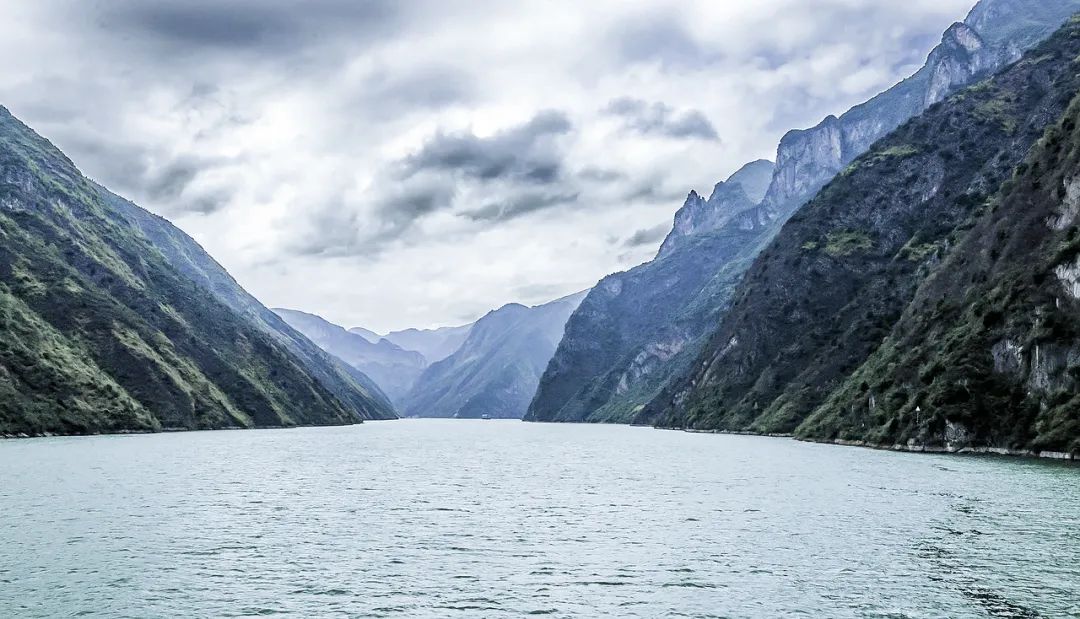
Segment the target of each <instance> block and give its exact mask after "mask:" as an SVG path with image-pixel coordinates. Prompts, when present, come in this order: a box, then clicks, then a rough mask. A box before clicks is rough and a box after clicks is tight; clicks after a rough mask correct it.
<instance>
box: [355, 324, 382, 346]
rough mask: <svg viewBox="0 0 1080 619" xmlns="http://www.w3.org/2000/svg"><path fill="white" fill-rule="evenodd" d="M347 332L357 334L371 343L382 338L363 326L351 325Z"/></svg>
mask: <svg viewBox="0 0 1080 619" xmlns="http://www.w3.org/2000/svg"><path fill="white" fill-rule="evenodd" d="M349 333H355V334H356V335H359V336H360V337H362V338H364V339H365V340H367V341H369V342H371V343H372V344H374V343H376V342H378V341H379V340H381V339H382V336H381V335H379V334H378V333H375V332H374V331H369V330H367V329H365V328H363V327H353V328H351V329H349Z"/></svg>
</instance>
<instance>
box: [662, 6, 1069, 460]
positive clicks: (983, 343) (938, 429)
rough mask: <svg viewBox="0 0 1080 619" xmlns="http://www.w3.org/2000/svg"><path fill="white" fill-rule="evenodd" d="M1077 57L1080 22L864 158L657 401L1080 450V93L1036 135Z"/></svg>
mask: <svg viewBox="0 0 1080 619" xmlns="http://www.w3.org/2000/svg"><path fill="white" fill-rule="evenodd" d="M1078 55H1080V21H1076V20H1073V21H1070V22H1069V23H1068V24H1067V25H1066V26H1065V27H1064V28H1063V29H1062V30H1061V31H1059V32H1058V33H1057V34H1055V35H1054V36H1053V37H1051V38H1050V39H1049V40H1048V41H1046V42H1045V43H1043V44H1041V45H1039V46H1038V47H1037V48H1035V49H1034V50H1032V51H1031V52H1029V53H1028V55H1027V56H1026V57H1025V58H1024V59H1023V60H1022V61H1020V62H1018V63H1016V64H1014V65H1013V66H1011V67H1010V68H1008V69H1007V70H1005V71H1004V72H1002V73H1000V74H999V75H997V76H995V77H994V78H992V79H991V80H989V81H986V82H983V83H980V84H978V85H977V86H974V87H971V88H968V89H966V90H963V91H961V92H959V93H956V94H955V95H952V96H950V97H949V98H947V99H946V100H945V101H944V102H942V104H941V105H939V106H935V107H933V108H931V109H930V110H928V111H927V112H926V113H925V114H923V115H922V116H921V117H919V118H917V119H915V120H914V121H912V122H910V123H907V124H905V125H904V126H903V127H901V128H900V129H898V130H897V131H895V132H893V133H892V134H891V135H889V136H888V137H887V138H885V139H883V140H881V141H879V142H877V143H876V144H875V145H874V147H873V148H872V149H871V150H870V151H869V152H868V153H866V154H865V155H863V156H862V157H859V158H858V159H856V160H855V161H854V162H853V163H852V164H851V165H850V166H848V167H847V168H846V169H845V171H844V173H843V174H842V175H840V176H839V177H837V178H836V179H835V180H833V181H832V182H831V183H830V184H829V185H828V186H827V187H825V188H824V190H823V191H821V193H819V194H818V195H817V196H816V197H815V198H814V199H813V200H812V201H811V202H810V203H809V204H807V205H806V206H804V207H803V208H802V209H800V210H799V212H798V213H797V214H796V215H794V216H793V217H792V218H791V219H790V220H789V221H788V222H787V224H786V225H785V226H784V227H783V229H782V230H781V231H780V233H779V234H778V235H777V236H776V238H775V239H774V240H773V241H772V242H771V243H770V245H769V247H768V248H767V249H765V250H764V251H763V252H762V253H761V255H760V256H759V257H758V258H757V259H756V260H755V262H754V264H753V266H752V267H751V268H750V270H749V271H748V272H747V273H746V276H745V277H744V279H743V280H742V282H741V283H740V284H739V289H738V291H737V292H736V293H735V298H736V299H737V301H736V302H735V303H734V304H733V306H732V308H731V310H730V311H729V312H728V313H727V314H726V315H725V316H724V317H723V319H722V320H721V323H720V328H719V329H718V330H717V332H716V333H715V334H714V335H713V336H712V338H711V341H710V343H709V344H708V346H707V347H706V349H705V351H704V352H703V353H702V355H701V356H700V357H699V358H698V360H697V362H696V363H695V364H694V369H693V370H692V371H691V372H690V373H689V374H688V375H687V376H685V377H684V378H682V379H681V380H679V381H677V382H676V383H673V385H672V386H671V387H670V388H669V389H668V391H667V392H666V393H665V394H664V395H663V396H662V397H660V398H657V399H656V400H655V401H654V402H653V403H651V404H650V405H649V406H648V407H647V408H646V409H645V411H644V412H643V415H642V418H643V419H651V420H655V421H657V422H658V423H660V424H661V425H668V426H679V427H693V428H708V429H729V430H750V431H757V432H791V431H794V432H796V433H797V434H799V435H800V436H803V437H806V438H814V439H824V440H831V439H841V440H845V441H862V442H867V443H872V444H890V445H891V444H894V443H895V444H914V445H927V446H945V447H947V448H949V449H955V448H962V447H963V445H964V444H970V445H973V446H990V447H1000V448H1008V449H1020V450H1028V449H1033V450H1036V451H1039V450H1051V451H1069V450H1073V451H1075V450H1077V449H1080V442H1076V440H1077V438H1078V437H1080V421H1078V419H1077V417H1076V415H1077V413H1078V411H1080V406H1078V404H1080V401H1078V400H1077V399H1076V397H1075V396H1076V393H1077V390H1076V384H1075V378H1074V375H1075V373H1074V368H1075V367H1076V363H1077V362H1076V358H1077V351H1078V350H1080V348H1078V346H1077V340H1076V335H1075V334H1076V333H1078V331H1076V330H1075V329H1076V325H1080V322H1078V320H1077V319H1078V318H1080V314H1076V313H1075V311H1076V308H1077V305H1076V299H1075V298H1074V297H1073V296H1072V295H1071V294H1070V290H1071V289H1072V281H1073V279H1074V277H1075V276H1076V274H1075V271H1080V269H1074V265H1075V264H1076V263H1075V260H1076V256H1077V253H1078V250H1077V249H1076V241H1075V238H1074V237H1076V236H1077V233H1078V232H1080V231H1078V230H1077V228H1076V226H1075V223H1073V224H1070V225H1068V226H1065V227H1062V226H1061V225H1060V222H1059V220H1058V219H1055V216H1059V215H1060V214H1061V213H1062V210H1063V209H1062V204H1063V202H1064V203H1065V204H1067V203H1068V195H1069V189H1068V187H1069V179H1071V178H1072V175H1073V174H1075V169H1076V166H1077V162H1076V161H1074V160H1073V159H1075V158H1076V157H1077V156H1078V155H1076V153H1077V152H1080V148H1077V145H1080V139H1077V138H1076V137H1075V136H1074V135H1073V134H1074V133H1075V132H1076V131H1075V128H1076V123H1077V120H1078V117H1077V112H1076V111H1075V109H1074V110H1073V111H1071V112H1069V114H1068V115H1067V116H1066V117H1065V120H1064V121H1062V123H1061V127H1060V128H1059V129H1057V130H1051V131H1050V133H1048V134H1047V136H1046V137H1044V138H1043V139H1042V140H1041V141H1040V140H1039V138H1040V137H1041V136H1042V135H1043V133H1044V131H1045V130H1046V127H1047V125H1048V124H1052V123H1053V122H1054V120H1055V119H1057V118H1061V117H1062V115H1063V113H1064V112H1065V107H1066V105H1067V104H1068V102H1069V100H1070V98H1072V97H1073V96H1074V95H1075V94H1076V93H1077V92H1078V91H1080V75H1077V73H1076V71H1075V69H1074V65H1073V61H1074V59H1075V58H1076V57H1077V56H1078ZM1063 134H1064V135H1068V136H1069V138H1068V139H1066V138H1064V137H1062V135H1063ZM1033 145H1034V146H1035V150H1034V153H1033V154H1032V155H1031V156H1029V157H1028V160H1027V161H1024V159H1025V157H1026V156H1028V154H1029V152H1030V151H1031V149H1032V147H1033ZM1022 162H1023V163H1022ZM1014 170H1015V179H1014V180H1010V181H1009V182H1008V183H1005V184H1004V185H1002V183H1004V182H1005V181H1006V180H1007V179H1010V178H1013V177H1014ZM998 187H1002V190H1001V192H1002V193H1001V196H1000V197H998V198H993V195H994V193H995V191H996V190H997V188H998ZM973 221H974V222H975V223H974V224H972V223H971V222H973ZM1049 222H1053V223H1055V224H1056V225H1048V223H1049ZM973 226H974V227H973ZM1068 428H1073V429H1074V430H1077V432H1071V431H1069V430H1068Z"/></svg>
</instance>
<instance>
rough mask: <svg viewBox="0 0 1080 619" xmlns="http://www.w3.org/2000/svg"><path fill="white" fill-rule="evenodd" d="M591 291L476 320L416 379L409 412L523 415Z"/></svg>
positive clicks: (514, 307)
mask: <svg viewBox="0 0 1080 619" xmlns="http://www.w3.org/2000/svg"><path fill="white" fill-rule="evenodd" d="M585 294H586V293H584V292H581V293H578V294H575V295H572V296H569V297H564V298H562V299H558V300H556V301H552V302H550V303H545V304H544V305H537V306H535V307H525V306H524V305H518V304H516V303H513V304H510V305H506V306H503V307H502V308H500V309H497V310H494V311H492V312H489V313H488V314H487V315H486V316H484V317H483V318H481V319H480V320H478V321H476V323H475V324H474V325H473V327H472V329H471V330H470V332H469V337H468V338H467V339H466V340H465V343H464V344H462V345H461V347H460V348H459V349H458V350H457V351H456V352H455V353H454V354H452V355H450V356H449V357H447V358H446V359H443V360H442V361H439V362H438V363H434V364H432V365H431V366H430V367H429V368H428V369H427V370H425V371H424V373H423V374H422V375H421V376H420V378H419V379H417V381H416V387H414V388H413V391H412V393H410V394H409V397H408V399H407V402H406V404H405V406H404V412H405V413H406V414H408V415H410V416H416V417H470V418H476V417H481V416H482V415H490V416H491V417H493V418H513V419H517V418H520V417H521V416H522V415H524V414H525V410H526V408H527V407H528V405H529V400H530V399H531V398H532V396H533V393H535V392H536V384H537V382H538V381H539V380H540V374H541V373H542V372H543V371H544V367H545V366H546V365H547V363H548V360H550V359H551V355H552V353H553V352H554V351H555V346H556V344H558V342H559V338H560V337H562V333H563V328H564V326H565V325H566V319H567V318H568V317H569V316H570V314H571V312H573V311H574V308H576V307H577V306H578V304H579V303H580V302H581V299H582V298H584V296H585Z"/></svg>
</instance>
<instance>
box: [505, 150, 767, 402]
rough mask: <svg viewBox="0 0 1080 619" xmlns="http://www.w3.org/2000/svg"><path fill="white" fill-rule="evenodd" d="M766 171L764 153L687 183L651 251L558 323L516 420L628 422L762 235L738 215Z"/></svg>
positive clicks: (685, 349) (695, 344)
mask: <svg viewBox="0 0 1080 619" xmlns="http://www.w3.org/2000/svg"><path fill="white" fill-rule="evenodd" d="M771 170H772V164H771V163H769V162H755V163H754V164H750V165H749V166H746V167H744V168H743V169H741V170H740V171H739V172H736V173H735V174H734V175H732V176H731V177H730V178H728V180H727V181H725V182H722V183H718V184H717V185H716V187H715V189H714V190H713V192H712V194H711V195H710V196H709V198H708V199H707V200H706V199H704V198H702V197H701V196H699V195H698V194H697V193H696V192H690V195H689V196H688V197H687V199H686V203H685V205H684V206H683V208H681V209H680V210H679V212H678V213H677V214H676V215H675V227H674V229H673V230H672V232H671V234H669V235H668V238H667V239H666V240H665V241H664V244H663V246H662V247H661V249H660V252H659V254H658V256H657V258H656V259H655V260H653V261H651V262H649V263H646V264H644V265H641V266H638V267H636V268H634V269H631V270H629V271H626V272H624V273H616V274H614V275H609V276H607V277H605V278H604V279H602V280H600V283H599V284H597V285H596V287H595V288H593V290H592V292H590V293H589V294H588V296H586V298H585V299H584V300H583V301H582V303H581V306H580V307H579V308H578V310H577V311H576V312H574V314H573V315H572V316H571V318H570V320H569V321H568V322H567V324H566V334H565V335H564V336H563V339H562V340H561V342H560V343H559V346H558V348H557V350H556V352H555V354H554V356H553V357H552V359H551V362H550V364H549V365H548V366H547V368H546V369H545V371H544V374H543V377H542V378H541V380H540V384H539V387H538V389H537V392H536V395H535V397H534V398H533V400H532V402H531V404H530V405H529V410H528V413H527V415H526V417H525V419H527V420H530V421H532V420H537V421H629V420H630V418H631V417H632V416H633V414H634V413H635V412H636V410H637V409H638V408H639V407H640V406H642V405H644V404H645V403H647V402H648V401H649V400H651V399H652V398H653V397H654V396H655V395H656V394H657V392H658V391H659V389H660V388H661V387H662V386H663V385H664V384H665V383H666V381H667V380H668V379H670V378H671V377H672V376H673V375H675V374H676V373H677V372H679V371H680V370H681V369H685V368H686V367H687V364H688V363H689V362H690V361H692V360H693V359H694V357H695V356H696V354H697V352H698V351H699V350H700V344H701V343H702V341H703V340H704V338H705V336H707V335H708V331H709V329H710V328H711V327H712V325H714V324H715V322H716V320H718V316H719V312H721V311H723V309H724V306H725V304H724V301H723V299H725V298H726V297H727V296H728V295H729V290H730V289H731V287H732V286H733V285H734V284H735V283H736V282H737V281H738V279H739V276H740V274H741V273H742V271H743V270H745V269H746V267H747V266H748V265H749V262H750V260H752V259H753V257H754V256H755V255H757V252H758V251H759V250H760V248H761V246H762V245H763V244H764V243H766V242H767V241H768V239H769V238H770V234H769V230H768V229H767V228H765V227H763V226H752V225H744V223H743V221H742V217H743V215H744V214H745V213H747V212H748V211H751V210H753V209H754V208H755V206H756V204H757V202H758V201H760V200H761V197H762V194H763V193H764V191H763V190H762V189H761V186H762V183H761V182H760V178H761V177H762V176H768V175H769V174H770V171H771ZM744 180H746V184H744ZM748 188H749V189H750V190H751V191H754V192H755V193H754V194H753V195H748V193H747V189H748Z"/></svg>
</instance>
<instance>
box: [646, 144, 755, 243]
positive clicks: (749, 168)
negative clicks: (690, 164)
mask: <svg viewBox="0 0 1080 619" xmlns="http://www.w3.org/2000/svg"><path fill="white" fill-rule="evenodd" d="M772 174H773V164H772V162H771V161H766V160H764V159H762V160H758V161H754V162H752V163H748V164H746V165H745V166H743V167H742V168H740V169H739V171H737V172H735V173H734V174H732V175H731V177H730V178H728V180H726V181H724V182H722V183H717V184H716V186H715V187H714V188H713V192H712V195H710V196H709V199H708V200H706V199H704V198H702V197H701V196H699V195H698V193H697V192H696V191H691V192H690V195H688V196H687V197H686V202H685V203H684V204H683V206H682V208H681V209H679V210H678V211H677V212H676V213H675V223H674V225H673V226H672V229H671V232H670V233H669V234H668V236H667V238H665V239H664V243H663V245H661V246H660V252H659V254H658V255H659V256H666V255H668V254H670V253H671V252H672V251H674V250H675V248H676V247H679V246H680V244H681V243H682V242H683V241H685V240H686V239H687V238H689V237H692V236H697V235H701V234H705V233H708V232H712V231H714V230H718V229H720V228H721V227H723V226H724V225H725V224H727V223H728V222H730V221H731V220H732V219H734V218H735V217H737V216H738V215H739V214H740V213H742V212H744V211H746V210H747V209H748V208H750V207H752V206H754V205H756V204H757V203H759V202H761V200H762V198H763V197H764V196H765V192H766V191H767V190H768V188H769V183H770V182H771V180H772Z"/></svg>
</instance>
